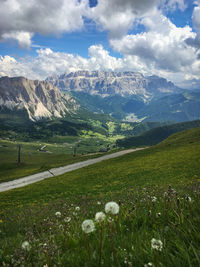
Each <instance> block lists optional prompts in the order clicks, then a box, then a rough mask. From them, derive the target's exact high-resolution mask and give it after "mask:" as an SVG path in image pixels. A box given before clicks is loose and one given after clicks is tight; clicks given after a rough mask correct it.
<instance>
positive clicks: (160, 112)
mask: <svg viewBox="0 0 200 267" xmlns="http://www.w3.org/2000/svg"><path fill="white" fill-rule="evenodd" d="M0 109H1V112H2V110H4V111H5V109H6V110H9V112H16V110H17V111H20V110H25V111H26V113H27V115H28V117H29V119H31V120H39V119H42V118H55V117H58V118H59V117H60V118H62V117H65V116H67V115H72V116H73V115H77V114H80V113H81V112H82V111H83V109H85V110H88V111H89V112H93V113H100V114H108V115H111V116H112V117H114V118H115V119H120V120H124V121H129V122H135V121H136V122H141V121H143V122H145V121H151V122H153V121H156V122H164V121H169V122H183V121H190V120H197V119H199V118H200V90H199V91H191V90H184V89H181V88H179V87H177V86H175V85H174V84H173V83H172V82H170V81H167V80H166V79H164V78H161V77H158V76H149V77H145V76H143V75H142V74H140V73H135V72H105V71H104V72H103V71H77V72H71V73H65V74H63V75H60V76H52V77H48V78H47V79H46V80H45V81H38V80H35V81H33V80H29V79H27V78H24V77H15V78H9V77H2V78H0Z"/></svg>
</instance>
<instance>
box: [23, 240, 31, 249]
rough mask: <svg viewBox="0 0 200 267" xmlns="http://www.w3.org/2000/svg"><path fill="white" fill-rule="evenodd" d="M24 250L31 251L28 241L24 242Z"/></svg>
mask: <svg viewBox="0 0 200 267" xmlns="http://www.w3.org/2000/svg"><path fill="white" fill-rule="evenodd" d="M22 248H23V249H24V250H27V251H29V250H30V249H31V245H30V244H29V242H28V241H24V242H23V243H22Z"/></svg>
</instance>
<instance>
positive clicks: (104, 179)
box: [0, 128, 200, 267]
mask: <svg viewBox="0 0 200 267" xmlns="http://www.w3.org/2000/svg"><path fill="white" fill-rule="evenodd" d="M177 141H178V142H177ZM199 173H200V128H195V129H190V130H187V131H184V132H181V133H178V134H175V135H173V136H171V137H170V138H168V139H167V140H165V141H164V142H163V143H161V144H159V145H157V146H155V147H151V148H149V149H145V150H143V151H138V152H135V153H132V154H129V155H126V156H122V157H119V158H116V159H112V160H108V161H105V162H102V163H98V164H95V165H93V166H88V167H85V168H83V169H81V170H76V171H74V172H71V173H68V174H64V175H61V176H59V177H54V178H51V179H47V180H45V181H43V182H39V183H37V184H33V185H30V186H27V187H24V188H21V189H17V190H12V191H10V192H4V193H0V199H1V201H0V208H1V221H0V230H1V237H2V238H1V239H0V246H1V257H0V264H1V265H5V266H12V265H13V263H14V264H15V263H16V264H15V265H16V266H22V265H24V266H26V265H30V266H35V265H38V266H40V265H41V266H43V265H44V263H45V264H46V262H48V265H49V263H51V264H53V265H55V266H56V265H60V266H83V263H84V264H85V265H87V266H98V262H99V259H100V260H101V258H102V261H103V264H104V266H126V263H127V261H128V263H129V266H148V265H149V263H150V262H151V263H153V265H154V266H158V264H159V265H162V266H191V267H196V266H199V263H200V261H199V257H200V250H199V232H200V227H199V214H200V205H199V204H200V199H199V194H200V183H199ZM110 201H115V202H116V203H118V204H119V214H115V215H113V214H110V213H108V214H107V213H106V215H105V216H106V217H105V220H104V221H103V222H102V223H99V222H97V221H95V217H96V213H97V212H100V211H104V212H106V211H107V210H106V209H105V204H106V203H107V202H110ZM115 210H116V209H115ZM86 219H90V220H93V222H94V227H93V228H92V231H91V233H89V234H87V233H84V231H83V230H84V228H82V223H83V221H85V220H86ZM89 222H90V223H91V224H92V222H91V221H89ZM82 229H83V230H82ZM101 240H103V242H102V243H101ZM24 241H26V244H27V241H28V245H29V246H28V249H24V245H23V244H24ZM152 241H156V243H157V244H158V245H159V250H158V249H157V250H156V249H155V248H154V246H152ZM101 244H102V245H101ZM101 248H102V249H101ZM99 250H100V251H101V252H102V253H101V258H100V256H99V255H100V252H99ZM113 252H114V255H115V261H116V262H117V264H115V263H114V259H113V257H111V255H112V253H113ZM91 255H93V256H91ZM103 264H102V265H101V264H100V266H103ZM147 264H148V265H147ZM149 266H151V265H149Z"/></svg>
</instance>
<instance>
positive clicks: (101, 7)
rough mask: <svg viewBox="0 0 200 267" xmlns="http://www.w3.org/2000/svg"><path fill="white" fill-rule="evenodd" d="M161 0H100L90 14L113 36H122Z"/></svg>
mask: <svg viewBox="0 0 200 267" xmlns="http://www.w3.org/2000/svg"><path fill="white" fill-rule="evenodd" d="M159 2H160V0H152V1H149V0H135V1H132V0H109V1H107V0H99V1H98V5H97V6H96V7H93V8H92V9H91V13H90V16H91V17H92V18H93V19H94V20H95V21H96V23H97V24H98V25H99V26H100V27H101V28H102V30H108V31H109V33H110V35H111V37H112V38H118V37H121V36H122V35H123V34H125V33H126V32H127V31H128V29H130V28H131V27H132V26H133V22H134V20H135V19H137V18H138V17H140V16H142V15H143V14H145V13H148V12H151V11H152V10H154V8H155V7H156V6H157V5H158V4H159Z"/></svg>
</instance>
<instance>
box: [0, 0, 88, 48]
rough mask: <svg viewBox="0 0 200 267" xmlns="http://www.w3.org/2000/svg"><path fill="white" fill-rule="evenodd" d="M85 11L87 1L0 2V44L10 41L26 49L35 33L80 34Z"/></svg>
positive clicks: (24, 0)
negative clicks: (78, 32)
mask: <svg viewBox="0 0 200 267" xmlns="http://www.w3.org/2000/svg"><path fill="white" fill-rule="evenodd" d="M87 9H88V1H87V0H82V1H81V2H80V1H79V0H57V1H55V0H30V1H27V0H6V1H2V0H1V1H0V40H5V39H11V38H12V39H14V40H17V41H18V42H19V45H21V46H22V47H27V46H30V42H31V37H32V35H33V34H34V33H36V32H37V33H40V34H44V35H46V34H56V35H58V34H62V33H64V32H71V31H75V30H80V29H81V28H82V27H83V25H84V21H83V16H84V14H85V13H86V11H87Z"/></svg>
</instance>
